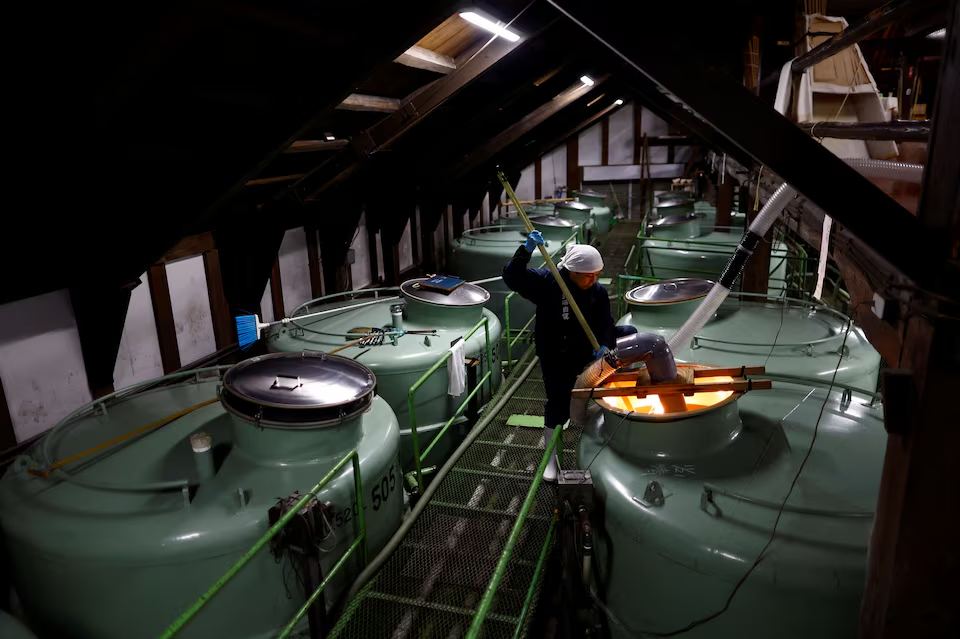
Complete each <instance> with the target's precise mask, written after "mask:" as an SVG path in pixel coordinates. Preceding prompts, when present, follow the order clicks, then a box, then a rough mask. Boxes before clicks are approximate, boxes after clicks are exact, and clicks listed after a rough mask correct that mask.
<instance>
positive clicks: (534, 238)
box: [524, 230, 543, 253]
mask: <svg viewBox="0 0 960 639" xmlns="http://www.w3.org/2000/svg"><path fill="white" fill-rule="evenodd" d="M538 244H543V236H542V235H540V231H536V230H534V231H530V235H528V236H527V242H526V244H524V247H526V249H527V250H528V251H530V252H531V253H533V249H535V248H537V245H538Z"/></svg>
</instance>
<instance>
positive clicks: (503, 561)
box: [466, 428, 563, 639]
mask: <svg viewBox="0 0 960 639" xmlns="http://www.w3.org/2000/svg"><path fill="white" fill-rule="evenodd" d="M562 434H563V428H555V429H553V437H551V438H550V441H549V442H548V443H547V445H546V447H545V450H544V452H543V457H542V458H541V459H540V465H539V466H538V467H537V470H536V471H535V472H534V473H533V482H531V484H530V490H528V491H527V498H526V499H524V500H523V506H522V507H521V508H520V513H519V514H518V515H517V521H516V523H515V524H514V525H513V530H511V531H510V537H508V538H507V543H506V544H505V545H504V548H503V553H502V554H501V555H500V560H499V561H498V562H497V567H496V569H494V571H493V577H492V578H491V579H490V583H489V584H487V589H486V591H484V593H483V599H481V600H480V605H479V606H477V612H476V614H474V615H473V622H472V623H471V624H470V629H469V630H468V631H467V636H466V639H477V638H478V637H479V636H480V628H481V627H482V626H483V622H484V620H485V619H486V618H487V613H488V612H489V611H490V605H491V604H492V603H493V598H494V596H495V595H496V594H497V588H499V586H500V582H501V581H502V580H503V576H504V575H505V574H506V572H507V564H508V563H510V556H511V555H512V554H513V549H514V547H515V546H516V545H517V539H519V538H520V531H521V530H522V529H523V525H524V524H525V523H526V521H527V515H529V514H530V509H531V508H532V507H533V502H534V500H535V499H536V497H537V489H538V488H540V482H541V481H543V471H544V470H545V469H546V468H547V463H548V462H549V461H550V456H551V455H552V454H553V449H554V448H555V447H556V445H557V442H558V441H559V440H560V436H561V435H562Z"/></svg>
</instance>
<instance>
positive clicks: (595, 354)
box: [593, 346, 610, 359]
mask: <svg viewBox="0 0 960 639" xmlns="http://www.w3.org/2000/svg"><path fill="white" fill-rule="evenodd" d="M609 350H610V349H609V348H607V347H606V346H601V347H600V350H599V351H593V359H600V358H601V357H603V354H604V353H606V352H608V351H609Z"/></svg>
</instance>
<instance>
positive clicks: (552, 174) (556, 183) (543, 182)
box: [540, 145, 569, 198]
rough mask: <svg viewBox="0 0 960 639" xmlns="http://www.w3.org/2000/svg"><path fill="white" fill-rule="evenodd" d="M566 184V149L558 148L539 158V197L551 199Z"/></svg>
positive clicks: (564, 146)
mask: <svg viewBox="0 0 960 639" xmlns="http://www.w3.org/2000/svg"><path fill="white" fill-rule="evenodd" d="M561 186H569V185H568V184H567V147H566V145H562V146H558V147H557V148H555V149H554V150H553V151H550V152H549V153H547V154H546V155H544V156H543V157H542V158H540V196H541V197H544V198H551V197H553V196H554V194H555V193H556V190H557V187H561Z"/></svg>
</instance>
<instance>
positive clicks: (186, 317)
mask: <svg viewBox="0 0 960 639" xmlns="http://www.w3.org/2000/svg"><path fill="white" fill-rule="evenodd" d="M166 268H167V285H168V286H169V288H170V305H171V306H172V307H173V323H174V326H175V327H176V330H177V348H178V350H179V351H180V365H181V366H187V365H188V364H190V363H192V362H195V361H197V360H198V359H200V358H201V357H205V356H206V355H209V354H210V353H214V352H216V350H217V342H216V339H215V338H214V335H213V318H212V316H211V314H210V298H209V296H208V294H207V276H206V274H205V273H204V269H203V256H202V255H197V256H196V257H188V258H187V259H184V260H178V261H176V262H169V263H167V265H166Z"/></svg>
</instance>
